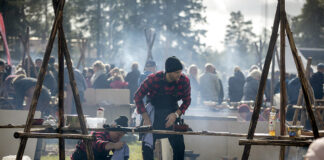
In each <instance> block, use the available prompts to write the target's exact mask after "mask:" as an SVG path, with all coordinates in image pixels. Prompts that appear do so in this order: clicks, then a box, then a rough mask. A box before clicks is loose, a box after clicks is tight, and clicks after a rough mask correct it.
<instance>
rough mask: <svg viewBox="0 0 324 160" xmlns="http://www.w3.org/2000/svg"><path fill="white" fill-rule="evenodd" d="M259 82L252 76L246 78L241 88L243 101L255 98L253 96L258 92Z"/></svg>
mask: <svg viewBox="0 0 324 160" xmlns="http://www.w3.org/2000/svg"><path fill="white" fill-rule="evenodd" d="M259 82H260V81H258V80H256V79H254V78H252V77H247V78H246V82H245V85H244V88H243V100H245V101H251V100H252V101H254V100H255V97H256V95H257V93H258V87H259Z"/></svg>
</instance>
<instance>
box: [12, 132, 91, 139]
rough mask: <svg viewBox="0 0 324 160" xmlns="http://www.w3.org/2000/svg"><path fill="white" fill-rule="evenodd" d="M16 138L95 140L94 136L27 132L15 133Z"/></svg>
mask: <svg viewBox="0 0 324 160" xmlns="http://www.w3.org/2000/svg"><path fill="white" fill-rule="evenodd" d="M14 137H15V138H59V139H60V138H63V139H64V138H66V139H86V140H95V137H94V136H92V135H80V134H61V133H30V132H29V133H27V132H15V133H14Z"/></svg>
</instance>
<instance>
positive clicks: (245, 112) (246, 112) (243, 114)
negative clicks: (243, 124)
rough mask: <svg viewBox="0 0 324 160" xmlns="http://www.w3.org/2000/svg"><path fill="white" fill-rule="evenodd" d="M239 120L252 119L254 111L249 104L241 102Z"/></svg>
mask: <svg viewBox="0 0 324 160" xmlns="http://www.w3.org/2000/svg"><path fill="white" fill-rule="evenodd" d="M238 113H239V117H238V120H239V121H250V120H251V117H252V112H251V109H250V107H249V106H248V105H247V104H241V105H240V106H239V107H238Z"/></svg>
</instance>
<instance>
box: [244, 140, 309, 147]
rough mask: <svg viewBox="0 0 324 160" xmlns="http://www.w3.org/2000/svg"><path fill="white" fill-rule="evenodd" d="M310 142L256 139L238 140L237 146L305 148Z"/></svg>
mask: <svg viewBox="0 0 324 160" xmlns="http://www.w3.org/2000/svg"><path fill="white" fill-rule="evenodd" d="M311 143H312V140H304V141H292V140H268V139H265V140H260V139H258V140H256V139H253V140H252V139H240V140H239V145H269V146H298V147H307V146H309V145H310V144H311Z"/></svg>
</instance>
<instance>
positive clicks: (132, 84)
mask: <svg viewBox="0 0 324 160" xmlns="http://www.w3.org/2000/svg"><path fill="white" fill-rule="evenodd" d="M140 75H141V73H140V71H139V70H138V63H137V62H135V63H133V64H132V71H131V72H129V73H127V75H126V77H125V81H126V82H128V88H129V91H130V102H131V103H134V100H133V99H134V94H135V92H136V90H137V88H138V80H139V77H140Z"/></svg>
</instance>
